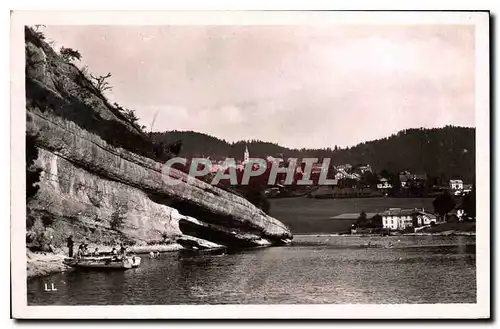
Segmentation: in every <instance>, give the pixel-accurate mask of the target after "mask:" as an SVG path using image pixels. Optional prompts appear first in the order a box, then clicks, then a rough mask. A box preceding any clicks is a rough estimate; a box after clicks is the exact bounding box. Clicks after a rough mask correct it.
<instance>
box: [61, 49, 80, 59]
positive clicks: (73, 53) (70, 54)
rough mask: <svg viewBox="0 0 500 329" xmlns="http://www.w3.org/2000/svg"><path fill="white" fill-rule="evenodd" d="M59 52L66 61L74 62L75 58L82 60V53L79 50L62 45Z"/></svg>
mask: <svg viewBox="0 0 500 329" xmlns="http://www.w3.org/2000/svg"><path fill="white" fill-rule="evenodd" d="M59 54H60V55H61V57H62V59H63V60H64V61H65V62H68V63H72V62H73V61H74V60H78V61H79V60H81V59H82V54H80V52H79V51H78V50H74V49H71V48H66V47H61V49H60V50H59Z"/></svg>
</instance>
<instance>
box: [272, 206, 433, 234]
mask: <svg viewBox="0 0 500 329" xmlns="http://www.w3.org/2000/svg"><path fill="white" fill-rule="evenodd" d="M432 201H434V199H433V198H386V197H381V198H360V199H356V198H353V199H313V198H305V197H298V198H283V199H271V200H270V202H271V211H270V215H271V216H273V217H275V218H277V219H279V220H280V221H282V222H283V223H285V224H286V225H288V226H289V227H290V229H291V230H292V233H293V234H304V233H339V232H346V231H348V230H349V228H350V227H351V225H352V224H353V223H354V222H355V220H349V219H331V217H334V216H337V215H340V214H344V213H360V212H362V211H365V212H367V213H369V212H374V213H376V212H381V211H384V210H387V209H388V208H424V209H426V210H428V211H431V212H432V211H433V207H432Z"/></svg>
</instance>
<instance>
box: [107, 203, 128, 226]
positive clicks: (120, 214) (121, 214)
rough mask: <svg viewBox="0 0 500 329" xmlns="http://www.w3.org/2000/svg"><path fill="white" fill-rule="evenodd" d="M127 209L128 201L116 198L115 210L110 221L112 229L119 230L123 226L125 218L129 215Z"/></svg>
mask: <svg viewBox="0 0 500 329" xmlns="http://www.w3.org/2000/svg"><path fill="white" fill-rule="evenodd" d="M127 210H128V207H127V204H126V202H123V201H120V200H114V202H113V212H112V213H111V219H110V222H109V226H111V229H113V230H115V231H118V230H120V229H121V228H122V227H123V224H124V223H125V218H126V217H127Z"/></svg>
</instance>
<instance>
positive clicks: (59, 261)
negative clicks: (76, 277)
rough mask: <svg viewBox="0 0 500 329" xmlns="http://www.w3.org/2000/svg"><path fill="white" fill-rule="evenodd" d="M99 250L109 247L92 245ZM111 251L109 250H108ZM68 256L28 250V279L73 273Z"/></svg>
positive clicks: (162, 248)
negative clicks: (66, 260)
mask: <svg viewBox="0 0 500 329" xmlns="http://www.w3.org/2000/svg"><path fill="white" fill-rule="evenodd" d="M96 247H97V248H99V250H105V251H109V250H111V248H109V247H99V246H95V245H92V246H91V250H92V248H96ZM108 249H109V250H108ZM128 249H129V251H130V252H132V253H136V254H148V253H150V252H160V253H164V252H170V251H178V250H181V249H183V247H182V246H181V245H180V244H178V243H172V244H168V245H164V244H163V245H160V244H157V245H149V246H133V247H129V248H128ZM66 257H68V255H67V254H66V253H65V252H64V251H63V250H56V252H55V253H51V252H33V251H30V250H29V249H26V269H27V278H28V279H33V278H37V277H42V276H46V275H50V274H54V273H61V272H67V271H71V270H72V268H71V267H69V266H67V265H65V264H64V263H63V261H64V259H65V258H66Z"/></svg>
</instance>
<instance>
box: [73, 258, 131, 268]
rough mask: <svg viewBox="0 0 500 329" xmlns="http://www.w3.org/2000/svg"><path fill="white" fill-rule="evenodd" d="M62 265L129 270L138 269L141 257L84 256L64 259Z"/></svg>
mask: <svg viewBox="0 0 500 329" xmlns="http://www.w3.org/2000/svg"><path fill="white" fill-rule="evenodd" d="M64 264H66V265H68V266H72V267H80V268H100V269H129V268H135V267H139V265H140V264H141V257H138V256H125V257H123V256H118V257H117V256H84V257H80V258H66V259H65V260H64Z"/></svg>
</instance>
